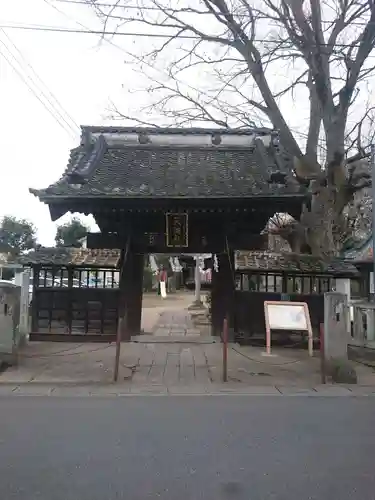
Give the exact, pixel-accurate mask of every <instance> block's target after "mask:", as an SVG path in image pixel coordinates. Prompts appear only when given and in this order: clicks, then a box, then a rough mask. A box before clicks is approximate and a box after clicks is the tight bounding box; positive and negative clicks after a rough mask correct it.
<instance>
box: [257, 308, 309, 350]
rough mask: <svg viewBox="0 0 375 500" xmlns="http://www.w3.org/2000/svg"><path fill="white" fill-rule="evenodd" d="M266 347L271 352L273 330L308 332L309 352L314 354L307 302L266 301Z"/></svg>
mask: <svg viewBox="0 0 375 500" xmlns="http://www.w3.org/2000/svg"><path fill="white" fill-rule="evenodd" d="M264 318H265V323H266V334H267V337H266V347H267V352H268V353H270V352H271V330H292V331H306V332H308V334H309V352H310V355H311V356H312V354H313V352H312V350H313V334H312V328H311V321H310V313H309V307H308V305H307V303H306V302H287V301H277V302H276V301H268V300H266V301H264Z"/></svg>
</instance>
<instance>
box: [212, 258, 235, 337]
mask: <svg viewBox="0 0 375 500" xmlns="http://www.w3.org/2000/svg"><path fill="white" fill-rule="evenodd" d="M217 259H218V265H219V269H218V271H217V272H215V271H213V274H212V304H211V307H212V334H213V335H217V336H220V335H221V333H222V329H223V321H224V318H225V317H227V318H228V322H229V329H230V332H231V331H233V326H234V290H235V281H234V280H235V277H234V253H233V252H232V251H230V252H229V255H228V253H223V254H219V255H218V256H217ZM229 340H232V336H231V333H230V335H229Z"/></svg>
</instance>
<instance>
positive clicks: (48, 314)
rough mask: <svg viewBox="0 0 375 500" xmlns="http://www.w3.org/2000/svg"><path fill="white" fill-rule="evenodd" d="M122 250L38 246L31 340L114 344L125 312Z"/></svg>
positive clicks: (27, 262)
mask: <svg viewBox="0 0 375 500" xmlns="http://www.w3.org/2000/svg"><path fill="white" fill-rule="evenodd" d="M120 256H121V253H120V252H119V251H118V250H90V249H81V248H40V249H38V250H36V251H34V252H30V253H29V254H28V255H26V256H24V257H23V259H22V263H23V265H24V266H27V267H30V268H31V269H32V290H31V293H30V295H31V297H30V298H31V307H30V309H31V331H30V340H55V341H68V342H75V341H80V342H81V341H90V342H94V341H98V340H99V341H108V342H111V341H114V340H115V338H116V332H117V324H118V318H119V315H120V311H121V308H120V306H121V303H120V283H119V278H120V276H119V263H120Z"/></svg>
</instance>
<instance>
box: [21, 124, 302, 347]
mask: <svg viewBox="0 0 375 500" xmlns="http://www.w3.org/2000/svg"><path fill="white" fill-rule="evenodd" d="M292 170H293V169H292V158H291V157H289V156H288V155H286V154H285V152H283V151H282V150H281V149H280V146H279V141H278V137H277V133H275V132H273V131H270V130H269V129H252V130H240V131H238V130H237V131H231V130H220V129H193V128H186V129H184V128H175V129H173V128H165V129H163V128H144V127H137V128H130V127H122V128H115V127H82V135H81V143H80V145H79V146H78V147H77V148H75V149H73V150H72V151H71V155H70V159H69V163H68V166H67V168H66V170H65V172H64V173H63V175H62V177H61V178H60V180H58V181H57V182H55V183H54V184H52V185H50V186H49V187H47V188H46V189H39V190H36V189H30V192H31V193H33V194H35V195H36V196H37V197H38V198H39V199H40V200H41V201H42V202H44V203H46V204H47V205H48V206H49V209H50V213H51V217H52V220H57V219H59V218H60V217H61V216H63V215H64V214H65V213H67V212H72V213H74V212H79V213H82V214H92V215H93V217H94V218H95V221H96V223H97V225H98V226H99V228H100V233H96V234H95V233H91V234H89V235H88V238H87V246H88V247H89V248H92V249H97V250H99V249H119V250H120V251H121V255H122V258H120V262H119V268H120V271H121V275H122V276H124V279H123V280H122V281H121V283H120V286H119V291H118V293H119V300H120V302H121V303H122V304H124V311H126V313H127V314H126V317H127V323H126V324H125V322H122V324H123V325H124V328H123V332H122V338H123V340H129V339H130V336H132V335H134V334H138V333H139V332H140V322H141V300H142V275H143V262H144V255H145V254H147V253H174V254H178V253H185V254H186V253H201V254H203V253H213V254H216V255H217V261H218V271H217V272H215V273H213V277H212V289H213V292H214V293H213V302H212V326H213V333H214V334H215V335H219V334H220V332H221V328H222V324H223V319H224V317H225V316H227V317H228V318H229V322H230V324H233V320H234V299H235V293H234V292H235V272H234V250H236V249H259V248H263V244H264V238H262V237H261V236H260V234H261V232H262V230H263V229H264V227H265V225H266V224H267V222H268V220H269V219H270V217H272V216H273V215H274V214H275V213H276V212H285V213H289V214H290V215H292V216H293V217H295V218H296V219H298V218H299V217H300V214H301V208H302V204H303V202H304V201H306V198H307V191H306V188H305V187H303V186H301V185H300V184H299V183H298V182H297V180H296V179H295V178H294V177H293V175H292V174H291V172H292ZM125 249H127V252H126V255H127V258H126V259H125V258H123V256H124V254H125ZM82 293H91V292H89V291H88V290H82Z"/></svg>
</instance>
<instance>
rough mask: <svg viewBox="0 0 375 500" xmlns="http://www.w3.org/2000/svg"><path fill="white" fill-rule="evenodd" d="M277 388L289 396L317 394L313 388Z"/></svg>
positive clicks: (279, 386)
mask: <svg viewBox="0 0 375 500" xmlns="http://www.w3.org/2000/svg"><path fill="white" fill-rule="evenodd" d="M276 388H277V389H278V390H279V391H280V392H281V394H285V395H288V396H309V395H314V394H316V390H315V389H314V388H313V387H296V386H285V385H277V386H276Z"/></svg>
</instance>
